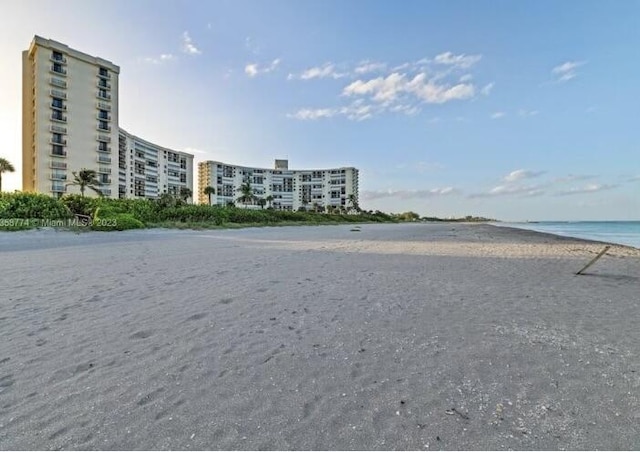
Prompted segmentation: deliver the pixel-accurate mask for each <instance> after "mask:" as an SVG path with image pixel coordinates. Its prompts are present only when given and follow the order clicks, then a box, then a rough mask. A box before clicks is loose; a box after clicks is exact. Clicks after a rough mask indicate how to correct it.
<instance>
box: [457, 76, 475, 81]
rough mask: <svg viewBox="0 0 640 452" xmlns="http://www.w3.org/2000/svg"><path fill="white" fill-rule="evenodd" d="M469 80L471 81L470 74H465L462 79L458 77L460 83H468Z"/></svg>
mask: <svg viewBox="0 0 640 452" xmlns="http://www.w3.org/2000/svg"><path fill="white" fill-rule="evenodd" d="M471 80H473V75H471V74H465V75H463V76H462V77H460V81H461V82H470V81H471Z"/></svg>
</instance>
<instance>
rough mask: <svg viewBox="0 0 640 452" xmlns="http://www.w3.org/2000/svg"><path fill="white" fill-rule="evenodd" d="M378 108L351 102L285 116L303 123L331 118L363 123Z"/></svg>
mask: <svg viewBox="0 0 640 452" xmlns="http://www.w3.org/2000/svg"><path fill="white" fill-rule="evenodd" d="M378 109H379V107H378V106H375V105H365V104H364V103H362V102H358V101H356V102H353V103H352V104H351V105H348V106H345V107H336V108H315V109H313V108H302V109H300V110H298V111H297V112H295V113H293V114H287V117H288V118H292V119H300V120H303V121H309V120H315V119H325V118H332V117H334V116H345V117H346V118H348V119H351V120H353V121H363V120H365V119H369V118H371V117H372V116H373V115H374V114H375V113H377V110H378Z"/></svg>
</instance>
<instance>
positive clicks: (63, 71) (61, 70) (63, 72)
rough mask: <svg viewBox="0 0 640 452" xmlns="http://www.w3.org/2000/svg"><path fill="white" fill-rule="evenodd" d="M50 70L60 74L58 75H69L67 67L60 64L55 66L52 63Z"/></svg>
mask: <svg viewBox="0 0 640 452" xmlns="http://www.w3.org/2000/svg"><path fill="white" fill-rule="evenodd" d="M49 71H51V72H53V73H54V74H58V75H64V76H66V75H67V70H66V69H65V68H63V67H58V66H55V65H52V66H51V67H50V68H49Z"/></svg>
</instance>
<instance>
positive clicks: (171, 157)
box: [118, 129, 193, 199]
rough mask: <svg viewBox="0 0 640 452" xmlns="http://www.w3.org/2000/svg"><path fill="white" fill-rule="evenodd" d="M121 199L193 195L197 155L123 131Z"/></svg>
mask: <svg viewBox="0 0 640 452" xmlns="http://www.w3.org/2000/svg"><path fill="white" fill-rule="evenodd" d="M118 162H119V168H118V196H119V197H120V198H147V199H155V198H158V197H159V196H160V195H161V194H163V193H170V194H174V195H179V194H180V189H181V188H183V187H184V188H188V189H189V190H191V191H192V192H193V155H191V154H187V153H186V152H180V151H176V150H173V149H169V148H165V147H162V146H158V145H157V144H153V143H151V142H149V141H146V140H143V139H142V138H140V137H137V136H135V135H132V134H130V133H128V132H126V131H125V130H123V129H120V136H119V146H118Z"/></svg>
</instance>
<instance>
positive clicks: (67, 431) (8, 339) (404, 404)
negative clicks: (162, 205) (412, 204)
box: [0, 223, 640, 450]
mask: <svg viewBox="0 0 640 452" xmlns="http://www.w3.org/2000/svg"><path fill="white" fill-rule="evenodd" d="M352 226H353V225H351V224H348V225H339V227H335V228H324V227H318V226H316V227H306V228H300V227H291V228H288V227H277V228H247V229H226V230H205V231H182V230H154V229H151V230H135V231H124V232H119V233H117V234H115V233H96V234H74V233H70V232H61V231H51V230H49V231H46V230H39V231H25V232H12V233H11V234H0V250H1V251H2V256H3V258H2V259H0V274H2V275H3V278H4V281H5V287H7V288H8V290H7V291H6V293H7V294H8V296H7V297H3V299H2V300H0V312H1V314H0V425H2V428H0V449H2V450H7V449H8V450H18V449H19V450H24V449H32V450H44V449H47V450H48V449H81V450H96V449H98V450H104V449H117V450H134V449H145V450H156V449H157V450H184V449H196V450H216V449H226V450H237V449H241V450H275V449H278V450H300V449H304V450H320V449H322V450H326V449H329V450H353V449H357V450H389V449H398V450H432V449H447V450H448V449H454V450H466V449H473V450H479V449H482V450H502V449H529V450H530V449H535V450H556V449H574V450H575V449H604V448H608V449H634V448H635V446H636V445H637V433H638V431H637V416H638V413H640V399H639V398H638V397H636V396H635V391H634V390H633V388H638V387H640V356H639V354H638V350H640V337H639V336H638V334H637V289H638V285H639V284H640V277H639V276H638V275H640V252H637V250H634V249H627V248H624V247H620V248H616V249H615V250H613V249H612V251H613V252H612V253H611V255H610V257H607V258H603V259H602V260H601V261H599V262H598V263H597V264H596V265H595V266H594V267H592V268H591V269H590V270H589V272H588V273H587V274H585V275H584V276H575V275H574V272H575V271H577V270H578V269H579V268H580V266H581V265H582V264H583V263H586V261H587V260H588V259H589V258H590V257H592V255H593V252H597V251H599V250H600V249H601V244H600V243H593V242H589V241H584V240H573V239H567V238H563V237H559V236H553V235H548V234H540V233H537V232H534V231H526V230H516V229H507V228H500V227H496V226H492V225H488V224H461V223H456V224H424V223H404V224H371V225H363V226H362V227H361V231H360V232H352V231H351V230H350V229H351V228H352Z"/></svg>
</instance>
